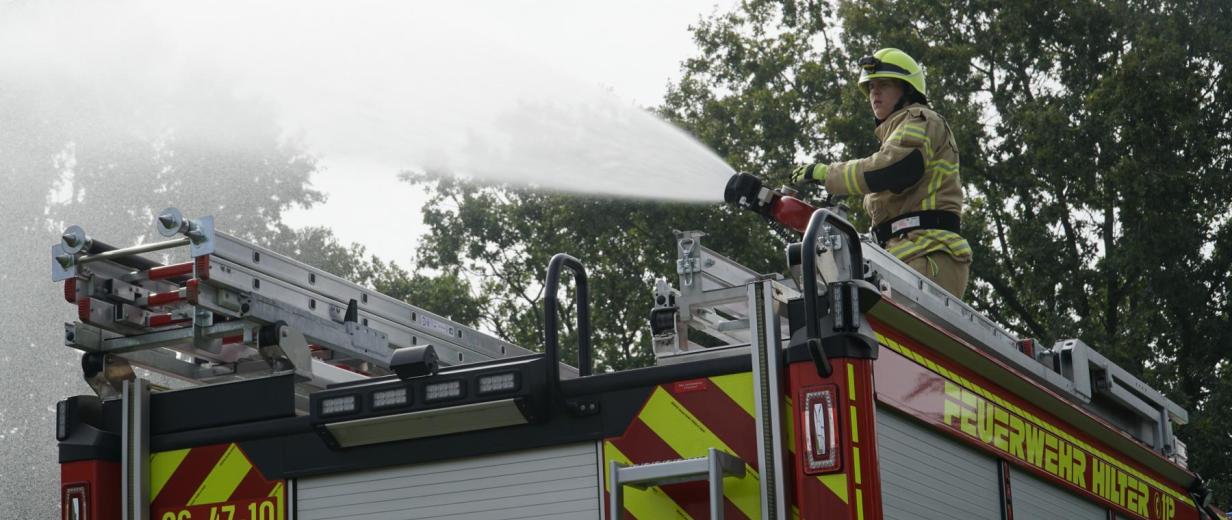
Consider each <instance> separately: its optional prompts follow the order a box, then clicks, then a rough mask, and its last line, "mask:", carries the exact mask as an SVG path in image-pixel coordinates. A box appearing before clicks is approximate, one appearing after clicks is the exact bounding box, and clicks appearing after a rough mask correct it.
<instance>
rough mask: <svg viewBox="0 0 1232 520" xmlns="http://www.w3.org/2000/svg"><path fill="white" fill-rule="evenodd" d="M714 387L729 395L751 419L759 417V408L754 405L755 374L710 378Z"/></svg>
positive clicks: (744, 373)
mask: <svg viewBox="0 0 1232 520" xmlns="http://www.w3.org/2000/svg"><path fill="white" fill-rule="evenodd" d="M710 381H711V382H712V383H714V386H716V387H718V388H719V390H722V391H723V393H725V394H727V397H730V398H731V400H732V401H735V402H736V404H737V405H739V406H740V409H742V410H744V412H745V413H747V414H749V417H757V408H756V407H755V406H754V404H753V373H752V372H741V373H739V374H728V375H725V376H718V377H712V378H710Z"/></svg>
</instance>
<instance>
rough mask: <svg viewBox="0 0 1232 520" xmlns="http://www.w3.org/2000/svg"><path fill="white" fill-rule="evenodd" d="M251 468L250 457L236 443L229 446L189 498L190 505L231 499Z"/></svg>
mask: <svg viewBox="0 0 1232 520" xmlns="http://www.w3.org/2000/svg"><path fill="white" fill-rule="evenodd" d="M250 470H252V463H250V462H248V458H247V457H244V453H243V452H241V451H240V449H239V447H238V446H236V445H235V444H231V445H230V446H227V451H226V452H224V453H223V454H222V458H221V459H219V460H218V463H217V464H215V465H214V469H211V470H210V473H209V475H206V477H205V479H204V480H202V481H201V486H200V487H198V488H197V492H195V493H193V496H192V498H191V499H189V500H188V505H190V506H196V505H201V504H213V503H216V502H225V501H227V500H230V499H231V494H232V493H234V492H235V488H237V487H239V485H240V482H241V481H243V480H244V476H245V475H247V474H248V472H249V471H250Z"/></svg>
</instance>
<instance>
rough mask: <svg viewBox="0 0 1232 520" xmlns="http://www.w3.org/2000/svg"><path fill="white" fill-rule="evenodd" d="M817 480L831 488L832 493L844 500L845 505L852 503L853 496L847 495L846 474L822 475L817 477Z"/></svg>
mask: <svg viewBox="0 0 1232 520" xmlns="http://www.w3.org/2000/svg"><path fill="white" fill-rule="evenodd" d="M817 480H820V481H821V483H822V484H825V485H826V487H827V488H830V492H831V493H834V496H836V497H838V498H839V500H842V501H843V503H844V504H850V503H851V495H849V494H848V493H847V474H846V473H832V474H830V475H820V476H818V477H817Z"/></svg>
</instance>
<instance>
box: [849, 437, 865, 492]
mask: <svg viewBox="0 0 1232 520" xmlns="http://www.w3.org/2000/svg"><path fill="white" fill-rule="evenodd" d="M851 462H852V464H851V468H852V470H851V471H852V473H855V477H856V485H857V486H859V485H861V484H863V483H864V474H863V473H861V472H860V448H858V447H856V446H852V447H851Z"/></svg>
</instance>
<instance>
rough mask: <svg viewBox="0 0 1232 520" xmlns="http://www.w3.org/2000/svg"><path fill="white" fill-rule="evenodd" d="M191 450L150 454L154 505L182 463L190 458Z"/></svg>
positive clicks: (151, 499)
mask: <svg viewBox="0 0 1232 520" xmlns="http://www.w3.org/2000/svg"><path fill="white" fill-rule="evenodd" d="M189 450H191V448H184V449H182V450H173V451H160V452H158V453H152V454H150V502H151V503H153V502H154V499H155V498H158V494H159V493H161V492H162V490H163V487H164V486H166V485H167V482H169V481H170V480H171V475H173V474H175V470H177V469H179V467H180V463H182V462H184V458H185V457H188V452H189Z"/></svg>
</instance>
